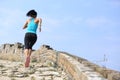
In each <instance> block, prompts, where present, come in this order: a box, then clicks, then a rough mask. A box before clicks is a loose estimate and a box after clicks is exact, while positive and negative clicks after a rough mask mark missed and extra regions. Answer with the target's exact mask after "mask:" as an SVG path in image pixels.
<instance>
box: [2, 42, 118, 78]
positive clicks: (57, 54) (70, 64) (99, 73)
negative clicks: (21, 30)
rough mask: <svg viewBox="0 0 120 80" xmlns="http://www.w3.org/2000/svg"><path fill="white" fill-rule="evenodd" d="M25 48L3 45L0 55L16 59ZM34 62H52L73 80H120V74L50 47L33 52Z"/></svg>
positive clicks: (46, 46) (18, 45)
mask: <svg viewBox="0 0 120 80" xmlns="http://www.w3.org/2000/svg"><path fill="white" fill-rule="evenodd" d="M23 48H24V45H22V44H21V43H15V44H3V45H1V46H0V54H1V55H3V54H6V55H8V54H14V55H15V57H16V56H18V57H19V56H21V54H23ZM1 55H0V56H1ZM19 58H20V57H19ZM7 59H8V58H7ZM17 59H18V58H17ZM20 59H21V58H20ZM20 59H18V60H20ZM8 60H9V59H8ZM32 60H36V61H38V62H43V63H44V62H46V60H47V61H52V62H53V64H52V65H54V67H55V68H58V67H59V68H61V69H62V70H64V71H65V72H66V73H68V75H69V77H70V79H71V80H120V72H117V71H114V70H110V69H107V68H103V67H100V66H98V65H96V64H94V63H92V62H89V61H88V60H86V59H84V58H80V57H77V56H74V55H71V54H69V53H66V52H62V51H56V50H54V49H53V48H51V47H50V46H49V45H42V46H41V47H40V48H39V49H38V50H35V51H33V54H32Z"/></svg>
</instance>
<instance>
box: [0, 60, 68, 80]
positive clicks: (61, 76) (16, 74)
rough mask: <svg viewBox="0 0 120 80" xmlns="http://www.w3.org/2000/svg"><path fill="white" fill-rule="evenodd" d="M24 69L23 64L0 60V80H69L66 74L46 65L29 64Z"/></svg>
mask: <svg viewBox="0 0 120 80" xmlns="http://www.w3.org/2000/svg"><path fill="white" fill-rule="evenodd" d="M30 65H31V66H30V68H28V69H25V68H24V65H23V62H11V61H5V60H0V80H69V78H68V76H67V74H66V73H65V72H64V71H62V70H61V69H56V68H54V67H52V66H50V65H48V64H47V63H44V64H41V63H31V64H30Z"/></svg>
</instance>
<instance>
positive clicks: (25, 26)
mask: <svg viewBox="0 0 120 80" xmlns="http://www.w3.org/2000/svg"><path fill="white" fill-rule="evenodd" d="M27 24H28V20H27V21H26V22H25V24H24V26H23V29H25V28H27Z"/></svg>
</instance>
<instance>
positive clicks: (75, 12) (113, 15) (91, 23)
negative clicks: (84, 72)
mask: <svg viewBox="0 0 120 80" xmlns="http://www.w3.org/2000/svg"><path fill="white" fill-rule="evenodd" d="M31 9H35V10H36V11H37V12H38V17H41V18H42V20H43V23H42V32H41V33H39V32H37V33H38V40H37V43H36V44H35V45H34V49H38V48H39V47H40V46H41V45H43V44H47V45H50V46H51V47H53V48H54V49H55V50H58V51H65V52H68V53H70V54H73V55H77V56H79V57H82V58H85V59H88V60H90V61H92V62H94V63H97V64H100V65H102V66H106V67H108V68H112V69H115V70H119V71H120V63H119V61H120V58H119V57H120V0H1V1H0V22H1V23H0V44H4V43H15V42H21V43H24V34H25V30H23V29H22V27H23V25H24V23H25V21H26V19H27V18H28V17H26V13H27V12H28V11H29V10H31ZM104 55H106V58H107V61H106V62H101V61H103V59H104Z"/></svg>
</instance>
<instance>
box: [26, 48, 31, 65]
mask: <svg viewBox="0 0 120 80" xmlns="http://www.w3.org/2000/svg"><path fill="white" fill-rule="evenodd" d="M31 52H32V50H31V49H25V55H26V61H25V67H29V63H30V56H31Z"/></svg>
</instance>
